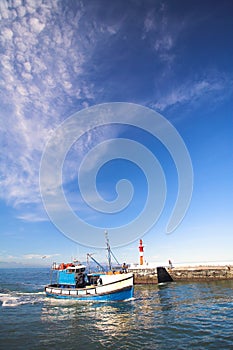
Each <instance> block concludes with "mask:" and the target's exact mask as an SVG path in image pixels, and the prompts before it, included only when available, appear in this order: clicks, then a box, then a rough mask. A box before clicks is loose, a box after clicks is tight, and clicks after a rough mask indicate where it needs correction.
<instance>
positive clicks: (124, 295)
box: [46, 286, 133, 301]
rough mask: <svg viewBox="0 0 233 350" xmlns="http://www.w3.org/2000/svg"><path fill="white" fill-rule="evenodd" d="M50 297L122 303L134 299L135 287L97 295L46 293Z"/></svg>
mask: <svg viewBox="0 0 233 350" xmlns="http://www.w3.org/2000/svg"><path fill="white" fill-rule="evenodd" d="M46 295H47V296H48V297H52V298H56V299H66V300H79V301H122V300H127V299H131V298H132V297H133V286H130V287H127V288H124V289H122V290H118V291H115V292H111V293H104V294H95V295H78V296H71V295H59V294H53V293H48V292H46Z"/></svg>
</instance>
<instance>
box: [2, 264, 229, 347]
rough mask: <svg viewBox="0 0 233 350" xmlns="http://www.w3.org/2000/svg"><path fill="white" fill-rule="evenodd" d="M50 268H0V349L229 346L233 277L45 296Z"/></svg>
mask: <svg viewBox="0 0 233 350" xmlns="http://www.w3.org/2000/svg"><path fill="white" fill-rule="evenodd" d="M48 282H49V269H45V268H43V269H32V268H31V269H23V268H19V269H0V349H4V350H5V349H6V350H7V349H65V350H66V349H76V350H80V349H87V350H88V349H90V350H92V349H114V350H115V349H140V350H141V349H159V350H163V349H166V350H167V349H176V350H182V349H189V350H192V349H198V350H201V349H205V350H206V349H207V350H210V349H233V281H213V282H199V283H179V282H177V283H170V284H165V285H161V286H160V285H159V286H158V285H143V286H135V292H134V298H133V299H132V300H128V301H124V302H107V303H106V302H102V303H100V302H79V301H66V300H56V299H52V298H47V297H46V296H45V294H44V292H43V288H44V285H45V284H47V283H48Z"/></svg>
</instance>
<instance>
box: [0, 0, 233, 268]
mask: <svg viewBox="0 0 233 350" xmlns="http://www.w3.org/2000/svg"><path fill="white" fill-rule="evenodd" d="M232 18H233V3H232V1H231V0H222V1H217V0H204V1H199V0H190V1H186V0H176V1H168V0H167V1H159V0H158V1H157V0H153V1H152V0H145V1H140V0H124V1H123V0H119V1H113V0H111V1H109V0H88V1H78V0H76V1H75V0H74V1H70V0H69V1H68V0H63V1H58V0H47V1H42V0H30V1H29V0H12V1H10V0H9V1H4V0H2V1H0V106H1V108H0V134H1V135H0V142H1V153H0V154H1V160H0V182H1V184H0V213H1V216H0V267H12V266H16V267H21V266H49V265H50V264H51V263H52V262H53V261H58V262H61V261H69V260H70V259H71V258H78V259H79V260H80V261H85V259H86V253H93V254H94V257H95V259H97V260H99V261H104V260H105V259H106V251H105V250H104V240H105V235H104V232H105V230H106V229H107V231H108V236H109V240H110V244H111V243H112V244H111V245H112V248H113V251H114V254H115V255H116V257H117V258H118V260H119V262H123V261H126V262H127V263H132V262H136V263H137V262H138V260H139V257H138V244H139V239H140V238H142V239H143V243H144V246H145V260H146V262H148V263H152V262H153V263H155V264H161V263H162V264H166V263H167V262H168V260H169V259H171V260H172V262H173V265H174V266H175V265H176V264H177V265H178V264H181V263H185V264H189V263H199V262H204V263H207V262H222V263H225V262H232V263H233V253H232V246H233V219H232V217H233V215H232V214H233V195H232V194H233V176H232V175H233V163H232V159H233V158H232V151H233V137H232V133H233V119H232V114H233V113H232V111H233V96H232V82H233V74H232V73H233V65H232V62H233V41H232V32H233V19H232ZM109 111H110V112H111V113H110V112H109ZM147 114H148V119H147ZM161 135H164V136H161ZM173 141H174V142H173ZM144 152H145V153H144ZM189 161H190V162H189ZM79 180H80V182H79ZM58 190H59V191H60V192H59V193H60V194H61V197H59V195H58ZM182 194H183V200H184V208H183V207H182V206H180V205H179V206H178V207H179V208H178V210H177V212H179V210H180V212H179V213H178V214H177V215H178V216H179V217H180V218H179V220H178V221H179V222H178V223H177V225H176V227H175V228H174V229H173V230H172V232H170V233H168V232H167V231H168V230H167V227H168V222H169V218H170V217H171V215H172V214H171V213H172V212H173V209H174V207H175V204H176V203H177V202H176V201H177V200H178V198H179V196H181V195H182ZM63 195H64V197H65V200H64V201H63V199H62V198H63V197H62V196H63ZM185 196H186V197H185ZM184 198H186V199H184ZM58 199H59V200H58ZM60 199H61V201H60ZM46 201H47V202H46ZM46 203H47V204H46ZM153 203H154V207H153ZM68 207H69V210H68V209H67V208H68ZM141 214H142V216H140V215H141ZM137 217H140V218H142V219H141V221H140V220H139V221H137ZM77 218H78V219H77ZM73 220H74V221H73ZM75 220H76V221H75Z"/></svg>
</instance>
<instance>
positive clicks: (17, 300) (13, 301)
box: [0, 292, 44, 307]
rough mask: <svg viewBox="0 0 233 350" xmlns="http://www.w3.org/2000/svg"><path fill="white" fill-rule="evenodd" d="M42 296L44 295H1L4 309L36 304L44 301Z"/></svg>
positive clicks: (39, 293)
mask: <svg viewBox="0 0 233 350" xmlns="http://www.w3.org/2000/svg"><path fill="white" fill-rule="evenodd" d="M42 294H44V293H43V292H37V293H23V292H15V293H14V294H13V292H12V293H0V302H1V303H2V305H1V306H2V307H17V306H20V305H24V304H35V303H37V302H40V301H42V298H41V297H40V295H42ZM38 296H39V297H38Z"/></svg>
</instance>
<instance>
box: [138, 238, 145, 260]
mask: <svg viewBox="0 0 233 350" xmlns="http://www.w3.org/2000/svg"><path fill="white" fill-rule="evenodd" d="M138 248H139V265H143V264H144V256H143V255H144V254H143V253H144V246H143V245H142V239H140V241H139V247H138Z"/></svg>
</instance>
